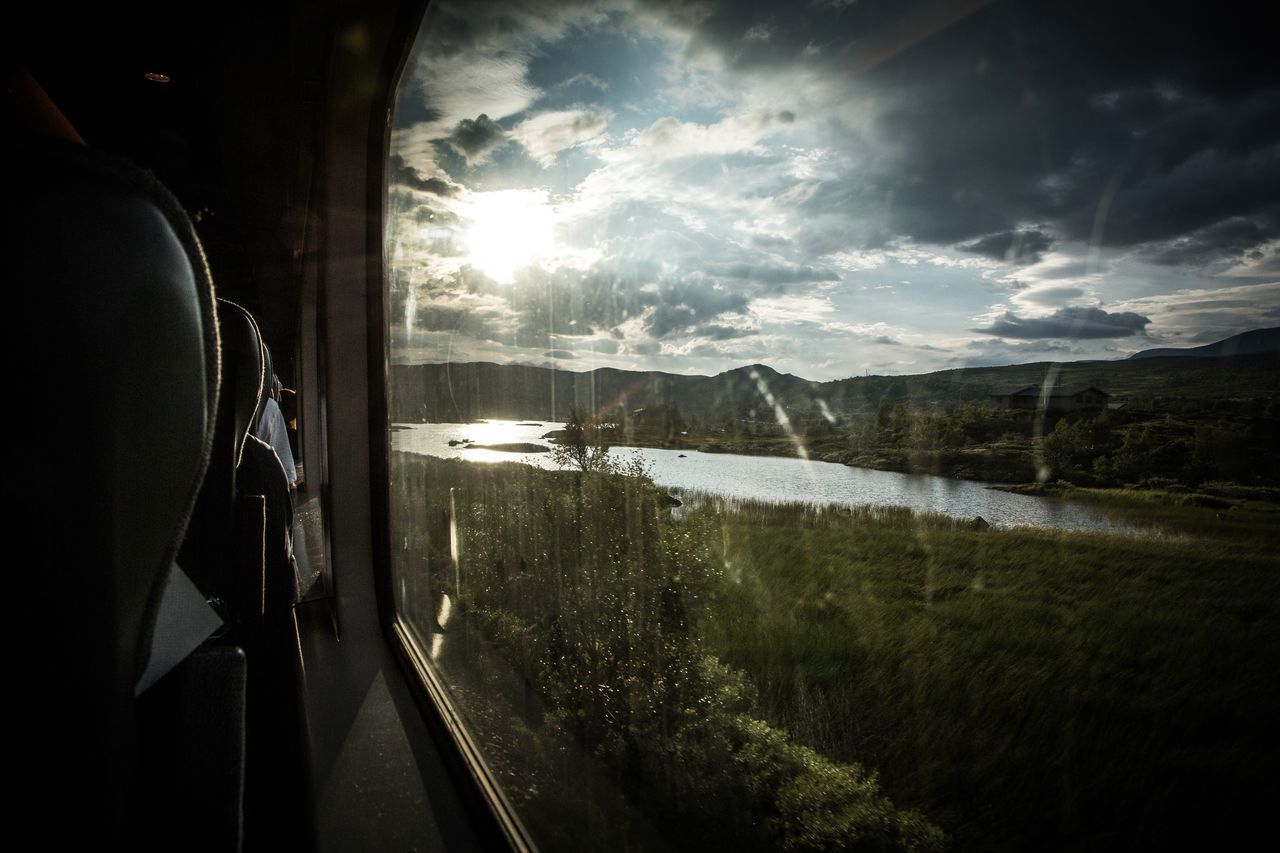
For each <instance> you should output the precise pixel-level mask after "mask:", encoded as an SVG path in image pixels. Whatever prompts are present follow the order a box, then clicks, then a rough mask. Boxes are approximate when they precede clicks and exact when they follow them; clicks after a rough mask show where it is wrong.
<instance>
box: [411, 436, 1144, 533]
mask: <svg viewBox="0 0 1280 853" xmlns="http://www.w3.org/2000/svg"><path fill="white" fill-rule="evenodd" d="M562 426H563V425H562V424H556V423H545V424H542V425H539V426H531V425H521V424H518V423H516V422H514V421H485V422H483V423H471V424H404V425H397V426H396V428H395V430H394V431H393V432H392V447H393V448H395V449H396V450H407V451H409V452H412V453H422V454H425V455H428V456H437V457H441V458H445V459H468V460H471V461H473V462H524V463H527V464H530V465H537V466H538V467H541V468H548V469H550V468H555V467H556V464H555V462H554V460H553V459H552V458H551V454H549V453H506V452H503V451H497V450H482V449H477V448H467V447H464V446H461V445H458V446H454V447H450V446H449V441H450V440H451V439H453V440H457V441H461V440H463V439H471V440H472V441H473V442H476V443H478V444H499V443H508V442H518V441H527V442H534V443H539V444H545V445H547V446H550V442H548V441H546V440H545V439H543V438H542V436H543V435H545V434H546V433H548V432H550V431H551V430H556V429H560V428H561V427H562ZM610 454H611V455H614V456H622V457H625V456H627V455H629V454H639V455H640V457H641V458H643V459H644V461H645V463H646V464H647V465H648V466H649V468H650V470H651V472H652V474H653V479H654V481H655V482H657V483H658V484H659V485H661V486H665V487H667V488H669V489H671V491H672V492H673V493H674V494H677V495H679V494H680V493H681V492H682V491H684V490H690V491H698V492H707V493H712V494H717V495H724V496H726V497H731V498H746V499H752V500H765V501H780V502H790V501H800V502H811V503H836V504H850V505H852V504H878V505H888V506H905V507H910V508H911V509H914V510H919V511H924V512H942V513H946V514H947V515H952V516H956V517H958V518H973V517H975V516H982V517H983V518H984V519H986V521H987V522H989V523H990V524H992V525H995V526H1000V527H1011V526H1014V525H1032V526H1035V527H1050V528H1056V529H1062V530H1108V529H1117V530H1119V529H1128V528H1127V527H1126V525H1123V524H1120V523H1117V522H1113V521H1112V520H1111V519H1109V518H1108V517H1107V516H1105V515H1104V514H1102V513H1100V512H1098V511H1096V510H1093V509H1090V508H1088V507H1084V506H1080V505H1078V504H1072V503H1068V502H1066V501H1062V500H1056V499H1052V498H1043V497H1035V496H1032V495H1015V494H1010V493H1009V492H1001V491H996V490H993V489H989V488H987V487H986V486H985V485H984V484H982V483H975V482H972V481H968V480H952V479H948V478H946V477H935V476H933V475H931V474H901V473H898V472H896V471H874V470H872V469H870V468H855V467H852V466H849V465H841V464H838V463H834V462H813V461H806V460H803V459H788V458H784V457H780V456H742V455H739V454H736V453H700V452H698V451H696V450H661V449H657V448H652V447H615V448H613V449H611V450H610Z"/></svg>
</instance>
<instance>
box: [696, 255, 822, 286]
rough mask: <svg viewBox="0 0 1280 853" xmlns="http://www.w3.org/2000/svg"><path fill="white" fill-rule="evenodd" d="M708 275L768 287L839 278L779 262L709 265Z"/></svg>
mask: <svg viewBox="0 0 1280 853" xmlns="http://www.w3.org/2000/svg"><path fill="white" fill-rule="evenodd" d="M706 271H707V273H708V274H709V275H713V276H719V277H721V278H737V279H746V280H747V281H753V282H757V283H759V284H764V285H768V286H771V287H772V286H774V285H782V284H796V283H799V282H806V281H838V280H839V278H840V277H839V276H838V275H836V274H835V273H834V272H832V271H831V270H824V269H820V268H818V267H813V266H809V265H807V264H792V263H786V262H779V261H764V262H759V263H751V262H747V261H736V262H733V263H720V264H711V265H709V266H708V267H707V268H706Z"/></svg>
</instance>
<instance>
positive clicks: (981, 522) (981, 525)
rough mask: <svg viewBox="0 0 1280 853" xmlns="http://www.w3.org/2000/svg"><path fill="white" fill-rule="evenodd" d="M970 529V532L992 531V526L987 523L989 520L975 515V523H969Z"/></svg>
mask: <svg viewBox="0 0 1280 853" xmlns="http://www.w3.org/2000/svg"><path fill="white" fill-rule="evenodd" d="M969 529H970V530H990V529H991V525H990V524H989V523H987V520H986V519H985V518H983V517H982V516H980V515H975V516H974V517H973V521H970V522H969Z"/></svg>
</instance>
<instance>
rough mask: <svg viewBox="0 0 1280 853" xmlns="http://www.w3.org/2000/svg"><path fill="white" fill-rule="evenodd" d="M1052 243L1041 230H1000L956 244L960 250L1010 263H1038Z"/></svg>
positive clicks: (1050, 238)
mask: <svg viewBox="0 0 1280 853" xmlns="http://www.w3.org/2000/svg"><path fill="white" fill-rule="evenodd" d="M1052 245H1053V238H1052V237H1050V236H1049V235H1048V234H1045V233H1044V232H1043V231H1035V230H1029V231H1002V232H1000V233H998V234H988V235H987V236H985V237H980V238H979V239H977V240H974V241H973V242H971V243H961V244H960V245H959V246H956V248H957V249H959V250H960V251H962V252H970V253H972V254H975V255H982V256H983V257H987V258H992V259H994V260H997V261H1005V262H1006V263H1010V264H1034V263H1039V261H1040V259H1041V257H1042V253H1044V252H1046V251H1048V249H1049V247H1050V246H1052Z"/></svg>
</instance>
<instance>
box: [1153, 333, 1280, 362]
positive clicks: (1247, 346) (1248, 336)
mask: <svg viewBox="0 0 1280 853" xmlns="http://www.w3.org/2000/svg"><path fill="white" fill-rule="evenodd" d="M1260 352H1280V328H1274V329H1254V330H1253V331H1251V332H1241V333H1240V334H1238V335H1232V336H1231V337H1229V338H1226V339H1224V340H1221V341H1218V342H1217V343H1214V344H1205V345H1204V346H1202V347H1188V348H1175V347H1163V348H1161V349H1145V350H1143V351H1142V352H1135V353H1134V354H1133V355H1131V356H1129V358H1168V357H1175V358H1217V357H1219V356H1224V355H1248V354H1250V353H1260Z"/></svg>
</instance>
